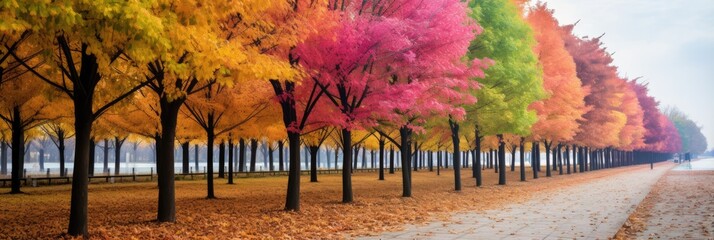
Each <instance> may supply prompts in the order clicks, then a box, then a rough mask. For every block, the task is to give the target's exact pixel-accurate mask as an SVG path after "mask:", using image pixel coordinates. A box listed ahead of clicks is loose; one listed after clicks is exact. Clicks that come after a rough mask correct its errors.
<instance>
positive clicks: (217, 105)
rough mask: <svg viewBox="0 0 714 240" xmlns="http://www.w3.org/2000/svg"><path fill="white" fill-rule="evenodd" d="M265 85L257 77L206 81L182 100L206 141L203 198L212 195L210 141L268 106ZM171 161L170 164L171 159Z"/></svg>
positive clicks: (211, 153) (268, 97)
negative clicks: (231, 84)
mask: <svg viewBox="0 0 714 240" xmlns="http://www.w3.org/2000/svg"><path fill="white" fill-rule="evenodd" d="M266 85H267V83H266V82H259V81H246V82H244V83H240V84H237V85H236V86H234V87H228V86H221V85H209V86H208V87H207V88H205V89H203V90H201V92H200V93H199V94H196V95H191V96H190V97H189V98H188V99H187V101H186V102H185V104H184V105H185V106H186V107H185V108H184V109H185V111H184V112H185V113H184V114H185V115H188V116H190V117H191V119H192V120H193V121H194V122H195V123H196V124H197V125H198V126H199V127H201V128H202V129H203V130H204V131H205V134H206V142H207V143H206V145H207V146H208V149H209V150H208V153H207V157H206V161H207V167H206V169H207V174H208V179H207V180H208V181H207V192H208V193H207V198H209V199H211V198H215V194H214V191H213V151H212V150H211V149H212V148H213V146H214V141H215V140H216V138H217V137H220V136H221V135H223V134H227V133H228V132H230V131H232V130H234V129H236V128H238V127H240V126H241V125H243V124H245V123H246V122H248V121H250V119H252V118H254V117H256V116H257V115H259V114H260V113H261V112H262V111H263V110H264V109H265V108H266V107H268V105H269V102H270V100H271V98H270V96H271V95H270V93H271V92H270V91H269V90H270V89H269V88H267V87H266ZM160 147H162V146H160ZM162 150H163V149H162ZM170 150H171V151H173V149H170ZM171 163H172V164H173V161H171ZM172 167H173V166H172Z"/></svg>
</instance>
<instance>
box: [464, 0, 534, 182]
mask: <svg viewBox="0 0 714 240" xmlns="http://www.w3.org/2000/svg"><path fill="white" fill-rule="evenodd" d="M469 8H471V9H472V10H473V11H472V13H471V17H472V18H473V19H475V20H476V22H478V24H479V25H480V26H481V27H483V33H482V34H481V35H479V37H478V38H476V39H475V40H474V41H472V42H471V46H470V47H469V53H468V58H470V59H475V58H490V59H492V60H493V61H494V62H495V63H494V64H493V65H492V66H491V67H489V68H488V69H486V71H485V73H486V77H485V78H484V79H480V80H479V82H480V83H481V88H480V89H479V90H477V91H475V92H474V95H475V96H476V99H478V102H477V103H476V104H474V105H471V106H468V107H467V108H466V111H467V120H466V123H465V124H464V125H467V126H464V128H462V129H463V130H467V131H465V132H473V133H474V135H475V136H474V142H475V148H476V153H475V154H474V155H475V156H474V157H475V159H476V160H475V161H476V164H477V165H475V166H474V168H473V169H474V177H476V181H477V185H479V186H480V185H481V177H480V166H478V165H480V154H478V153H479V152H480V151H481V146H480V145H481V144H480V142H481V139H482V138H483V136H487V135H498V136H501V135H502V134H507V133H510V134H515V135H520V136H526V135H529V133H530V128H531V125H533V124H534V123H535V122H536V121H537V115H536V113H535V111H532V110H529V109H528V106H529V105H530V104H531V103H533V102H535V101H538V100H540V99H542V98H543V97H544V95H545V94H544V91H543V80H542V70H541V68H540V66H539V65H538V58H537V57H536V55H535V53H534V52H533V48H534V46H535V44H536V41H535V38H534V35H533V30H532V29H531V27H530V26H529V25H528V23H526V21H525V20H524V19H523V17H522V13H521V11H520V9H519V6H518V5H516V3H514V2H513V1H511V0H478V1H476V0H473V1H471V2H469ZM466 128H471V129H466ZM500 143H501V144H500V146H499V149H500V151H505V145H504V143H503V141H500ZM500 155H502V154H500ZM499 161H500V162H499V167H501V169H500V170H501V171H499V184H505V183H506V180H505V171H503V170H505V164H503V163H504V162H505V159H504V158H501V159H499Z"/></svg>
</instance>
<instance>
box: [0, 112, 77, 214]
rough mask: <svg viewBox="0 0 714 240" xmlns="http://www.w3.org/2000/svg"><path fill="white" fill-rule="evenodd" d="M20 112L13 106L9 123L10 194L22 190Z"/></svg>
mask: <svg viewBox="0 0 714 240" xmlns="http://www.w3.org/2000/svg"><path fill="white" fill-rule="evenodd" d="M20 114H21V112H20V107H17V106H16V107H13V118H12V122H11V124H10V127H11V129H10V130H11V138H12V139H11V141H10V145H11V147H12V157H11V158H12V169H11V170H10V171H11V172H12V173H11V175H12V176H11V184H10V193H11V194H15V193H22V191H20V183H21V180H22V171H23V166H24V163H25V160H24V159H23V158H24V157H25V128H24V127H23V126H22V117H21V115H20ZM85 193H86V191H85ZM85 207H86V206H85Z"/></svg>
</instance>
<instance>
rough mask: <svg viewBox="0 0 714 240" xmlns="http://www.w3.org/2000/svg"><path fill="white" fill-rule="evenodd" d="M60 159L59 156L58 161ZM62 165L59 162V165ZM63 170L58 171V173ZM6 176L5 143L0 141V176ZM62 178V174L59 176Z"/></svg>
mask: <svg viewBox="0 0 714 240" xmlns="http://www.w3.org/2000/svg"><path fill="white" fill-rule="evenodd" d="M61 152H62V151H60V153H61ZM61 159H62V157H61V156H60V160H61ZM61 164H62V163H61V162H60V165H61ZM63 171H64V170H60V173H61V172H63ZM5 174H7V143H6V142H5V141H4V140H3V141H0V175H5ZM60 175H62V176H64V175H63V174H60Z"/></svg>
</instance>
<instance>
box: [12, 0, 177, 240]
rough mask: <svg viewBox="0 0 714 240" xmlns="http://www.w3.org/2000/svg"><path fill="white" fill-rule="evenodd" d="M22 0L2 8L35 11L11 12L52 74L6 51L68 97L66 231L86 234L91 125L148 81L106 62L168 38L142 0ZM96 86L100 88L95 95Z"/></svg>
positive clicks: (148, 54) (144, 52) (136, 57)
mask: <svg viewBox="0 0 714 240" xmlns="http://www.w3.org/2000/svg"><path fill="white" fill-rule="evenodd" d="M27 4H28V5H34V6H27V5H24V4H23V5H21V6H18V5H13V6H11V7H10V9H7V10H6V9H4V11H9V12H20V13H23V12H25V11H28V10H30V9H35V10H38V11H40V13H38V14H16V15H15V17H16V18H17V19H18V21H22V22H25V23H27V24H29V25H30V26H33V27H32V29H31V30H30V32H31V34H32V37H33V38H32V39H33V41H32V43H33V45H36V46H37V47H38V48H40V49H41V50H40V51H41V52H42V53H45V54H43V57H44V59H45V60H44V61H46V62H47V63H49V64H51V65H52V66H53V67H52V68H51V69H50V70H52V71H54V73H53V74H44V73H40V71H36V70H34V68H33V67H32V66H31V65H30V63H29V62H27V61H22V58H20V57H18V56H17V55H16V54H12V55H13V58H15V59H16V60H17V61H18V62H20V63H21V64H22V65H23V66H24V67H25V68H26V69H28V70H29V71H30V72H32V73H33V75H35V76H36V77H38V78H40V79H41V80H43V81H44V82H46V83H48V84H49V85H50V86H53V87H55V88H56V89H58V90H59V91H61V92H63V93H65V94H66V95H67V96H69V97H70V98H71V99H72V100H73V105H74V117H75V123H74V125H75V136H76V147H75V161H74V174H73V181H72V201H71V208H70V224H69V227H68V233H69V234H70V235H75V236H76V235H87V183H88V178H87V175H88V172H89V171H88V167H89V152H90V149H89V146H90V135H91V129H92V124H93V122H94V120H95V119H96V118H97V117H99V115H101V114H102V113H104V112H105V111H106V110H107V109H108V108H110V107H111V106H113V105H114V104H116V103H117V102H119V101H120V100H121V99H124V98H126V97H128V96H129V95H131V94H132V93H133V92H135V91H136V90H138V89H139V88H141V87H143V86H144V85H146V83H148V81H147V80H139V79H137V78H132V77H129V76H126V75H123V74H121V73H118V72H117V71H116V69H117V68H112V66H117V65H121V64H122V63H126V62H127V60H128V59H131V61H133V62H137V63H141V62H144V61H147V60H149V59H152V58H153V54H154V53H157V52H161V51H162V49H164V47H165V46H166V45H167V43H168V42H167V41H166V39H165V38H164V37H163V36H162V35H161V34H160V32H162V28H163V24H162V23H161V20H160V19H159V18H158V17H157V16H155V15H153V14H152V13H151V12H150V11H149V10H148V9H146V7H147V5H145V4H143V3H139V2H113V1H94V2H91V3H84V2H71V3H65V2H52V3H45V2H42V3H39V2H37V3H36V2H30V3H27ZM138 65H142V64H138ZM119 69H121V68H119ZM112 74H114V75H113V76H112ZM100 83H101V84H100ZM98 87H99V88H98ZM99 89H104V91H103V92H102V94H101V95H96V97H95V93H97V91H98V90H99ZM95 100H97V101H99V102H95Z"/></svg>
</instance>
